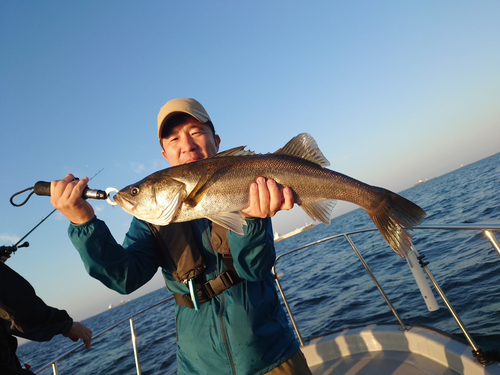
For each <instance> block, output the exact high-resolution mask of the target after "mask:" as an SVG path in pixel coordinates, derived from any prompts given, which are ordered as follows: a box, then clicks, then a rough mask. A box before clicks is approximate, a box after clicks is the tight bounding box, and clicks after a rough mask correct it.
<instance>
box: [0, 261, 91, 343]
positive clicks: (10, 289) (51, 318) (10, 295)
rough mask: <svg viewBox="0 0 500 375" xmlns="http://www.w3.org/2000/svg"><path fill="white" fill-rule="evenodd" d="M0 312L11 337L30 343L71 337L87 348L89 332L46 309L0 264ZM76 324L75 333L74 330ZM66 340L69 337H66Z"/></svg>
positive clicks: (60, 312)
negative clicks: (57, 337)
mask: <svg viewBox="0 0 500 375" xmlns="http://www.w3.org/2000/svg"><path fill="white" fill-rule="evenodd" d="M0 311H1V312H2V318H3V319H4V320H7V321H10V331H11V333H12V334H14V335H16V336H20V337H24V338H26V339H29V340H33V341H49V340H51V339H52V338H53V337H54V336H55V335H58V334H63V335H66V336H67V335H71V338H72V340H73V341H77V340H78V339H80V338H81V339H82V340H84V342H85V345H86V346H87V348H89V347H90V341H91V338H92V331H90V330H89V329H88V328H87V327H85V326H84V325H83V324H81V323H75V322H73V319H71V317H70V316H69V315H68V313H67V312H66V311H64V310H59V309H56V308H54V307H50V306H47V305H46V304H45V302H44V301H43V300H42V299H41V298H39V297H38V296H37V295H36V293H35V290H34V289H33V287H32V286H31V284H30V283H29V282H28V281H26V279H24V278H23V277H22V276H21V275H19V274H18V273H17V272H15V271H14V270H12V269H11V268H10V267H8V266H7V265H5V264H3V263H0ZM75 324H76V325H77V326H78V330H77V331H76V330H74V329H73V327H74V326H75ZM68 337H69V336H68Z"/></svg>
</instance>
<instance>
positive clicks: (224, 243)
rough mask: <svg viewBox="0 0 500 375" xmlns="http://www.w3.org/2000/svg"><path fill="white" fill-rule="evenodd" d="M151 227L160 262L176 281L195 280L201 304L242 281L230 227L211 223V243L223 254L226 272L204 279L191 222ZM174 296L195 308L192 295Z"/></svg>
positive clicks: (203, 267) (203, 264)
mask: <svg viewBox="0 0 500 375" xmlns="http://www.w3.org/2000/svg"><path fill="white" fill-rule="evenodd" d="M148 226H149V229H150V230H151V233H152V234H153V236H154V237H155V239H156V242H157V244H158V247H157V251H156V256H157V261H158V263H159V265H160V266H161V267H162V268H164V269H166V270H170V271H171V272H172V275H173V277H174V278H175V280H176V281H177V282H180V283H184V284H187V283H188V282H189V280H191V279H194V281H195V285H196V290H197V294H198V299H199V302H200V303H205V302H207V301H209V300H210V299H211V298H213V297H215V296H216V295H218V294H220V293H222V292H223V291H224V290H227V289H229V288H230V287H232V286H233V285H235V284H237V283H239V282H241V281H242V279H241V278H240V277H239V276H238V274H237V273H236V270H235V269H234V264H233V257H232V255H231V249H230V247H229V241H228V239H227V229H225V228H223V227H221V226H220V225H218V224H216V223H212V236H211V245H212V247H213V249H214V250H215V251H216V252H217V253H219V254H221V256H222V260H223V262H224V265H225V266H226V271H224V272H222V273H221V274H219V275H218V276H217V277H215V278H213V279H211V280H208V281H205V280H204V278H203V274H204V271H205V268H206V265H205V262H204V260H203V257H202V255H201V252H200V251H199V249H198V244H197V243H196V239H195V238H194V234H193V228H192V224H191V222H183V223H171V224H169V225H167V226H159V225H153V224H150V223H148ZM174 298H175V302H176V303H177V304H178V305H181V306H188V307H189V308H191V309H192V308H194V305H193V302H192V300H191V296H190V295H189V294H178V293H174Z"/></svg>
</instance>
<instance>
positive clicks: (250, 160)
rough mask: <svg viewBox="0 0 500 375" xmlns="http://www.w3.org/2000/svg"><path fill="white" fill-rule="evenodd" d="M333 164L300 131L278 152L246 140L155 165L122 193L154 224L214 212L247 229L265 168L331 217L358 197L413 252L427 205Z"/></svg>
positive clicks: (395, 243)
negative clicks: (252, 189)
mask: <svg viewBox="0 0 500 375" xmlns="http://www.w3.org/2000/svg"><path fill="white" fill-rule="evenodd" d="M328 164H329V163H328V161H327V160H326V158H325V157H324V156H323V154H322V153H321V151H320V150H319V148H318V147H317V145H316V142H315V141H314V139H313V138H312V137H311V136H310V135H308V134H299V135H298V136H297V137H295V138H293V139H292V140H291V141H290V142H289V143H287V145H285V147H283V148H282V149H280V150H278V151H276V152H275V153H273V154H265V155H256V154H253V153H251V152H249V151H243V147H238V148H235V149H231V150H228V151H225V152H222V153H219V154H217V155H215V156H213V157H211V158H208V159H204V160H200V161H197V162H195V163H189V164H185V165H180V166H176V167H172V168H167V169H164V170H162V171H159V172H156V173H153V174H152V175H150V176H148V177H146V178H145V179H143V180H141V181H139V182H138V183H136V184H132V185H129V186H127V187H126V188H124V189H122V190H121V191H120V192H119V193H118V194H117V196H116V198H115V201H116V202H117V203H118V204H119V205H120V206H122V208H123V209H124V210H125V211H127V212H129V213H131V214H133V215H135V216H136V217H138V218H139V219H143V220H146V221H148V222H151V223H153V224H157V225H168V224H169V223H171V222H182V221H190V220H195V219H199V218H208V219H210V220H212V221H214V222H217V223H219V224H220V225H222V226H224V227H226V228H228V229H230V230H233V231H235V232H237V233H240V234H241V233H243V230H242V225H244V220H243V219H242V216H241V214H240V213H239V211H240V210H242V209H244V208H245V207H247V206H248V191H249V186H250V184H251V183H253V182H254V181H255V180H256V178H257V177H259V176H262V177H265V178H267V179H272V180H275V181H276V182H277V183H278V185H280V186H282V187H285V186H288V187H290V188H291V189H292V191H293V194H294V200H295V203H296V204H298V205H299V206H301V207H302V208H303V209H304V211H305V212H306V213H307V214H308V215H309V216H310V217H311V218H312V219H314V220H318V221H322V222H324V223H326V224H329V223H330V218H331V211H332V209H333V207H334V205H335V201H337V200H342V201H347V202H351V203H354V204H357V205H358V206H360V207H361V208H363V209H364V210H365V211H366V212H367V213H368V215H369V216H370V217H371V218H372V220H373V222H374V223H375V225H376V226H377V228H378V229H379V230H380V232H381V234H382V235H383V237H384V238H385V240H386V241H387V242H388V244H389V245H390V246H391V247H392V248H393V250H394V251H395V252H396V253H398V254H399V255H400V256H402V257H405V256H406V254H407V252H408V251H409V249H410V247H411V236H410V235H409V234H408V232H407V231H406V229H412V228H413V227H414V226H415V225H418V224H419V223H420V222H422V220H423V219H424V218H425V211H424V210H422V209H421V208H420V207H419V206H417V205H416V204H414V203H413V202H411V201H409V200H407V199H405V198H403V197H401V196H399V195H397V194H395V193H393V192H391V191H388V190H386V189H383V188H380V187H375V186H371V185H368V184H365V183H363V182H361V181H358V180H356V179H353V178H351V177H349V176H346V175H343V174H341V173H338V172H335V171H332V170H330V169H327V168H324V166H325V165H328Z"/></svg>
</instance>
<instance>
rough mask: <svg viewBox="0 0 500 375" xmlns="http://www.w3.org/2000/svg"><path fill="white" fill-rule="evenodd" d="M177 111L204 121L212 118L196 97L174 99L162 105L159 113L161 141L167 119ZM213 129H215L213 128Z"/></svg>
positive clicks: (159, 137)
mask: <svg viewBox="0 0 500 375" xmlns="http://www.w3.org/2000/svg"><path fill="white" fill-rule="evenodd" d="M176 113H187V114H188V115H191V116H193V117H194V118H195V119H197V120H198V121H200V122H202V123H206V122H207V121H211V120H210V116H209V115H208V113H207V111H206V110H205V108H203V106H202V105H201V104H200V103H199V102H198V101H197V100H194V99H173V100H170V101H168V102H167V103H166V104H165V105H164V106H163V107H161V109H160V112H159V113H158V139H159V140H160V141H161V132H162V130H163V127H164V126H165V124H166V122H167V120H168V119H169V118H170V117H172V115H174V114H176ZM212 130H213V129H212Z"/></svg>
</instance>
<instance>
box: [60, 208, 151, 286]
mask: <svg viewBox="0 0 500 375" xmlns="http://www.w3.org/2000/svg"><path fill="white" fill-rule="evenodd" d="M68 234H69V237H70V239H71V242H72V243H73V245H74V246H75V248H76V249H77V250H78V252H79V253H80V257H81V259H82V261H83V263H84V265H85V269H86V270H87V272H88V274H89V275H90V276H92V277H93V278H95V279H97V280H99V281H101V282H102V283H103V284H104V285H106V286H107V287H108V288H110V289H113V290H115V291H116V292H118V293H121V294H129V293H132V292H133V291H134V290H136V289H138V288H139V287H141V286H142V285H144V284H145V283H147V282H148V281H149V280H150V279H151V278H152V277H153V276H154V275H155V273H156V271H157V270H158V264H157V262H156V258H155V250H154V247H155V246H156V243H155V240H154V237H153V235H152V234H151V231H150V230H149V228H148V226H147V224H146V223H145V222H142V221H139V220H137V219H136V218H134V219H133V220H132V224H131V226H130V229H129V231H128V233H127V234H126V236H125V240H124V242H123V246H122V245H119V244H118V243H117V242H116V241H115V239H114V238H113V236H112V235H111V232H110V231H109V229H108V227H107V226H106V224H105V223H104V222H103V221H102V220H99V219H98V218H97V217H94V218H93V219H92V220H90V221H89V222H87V223H85V224H81V225H75V224H71V225H70V227H69V229H68Z"/></svg>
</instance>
